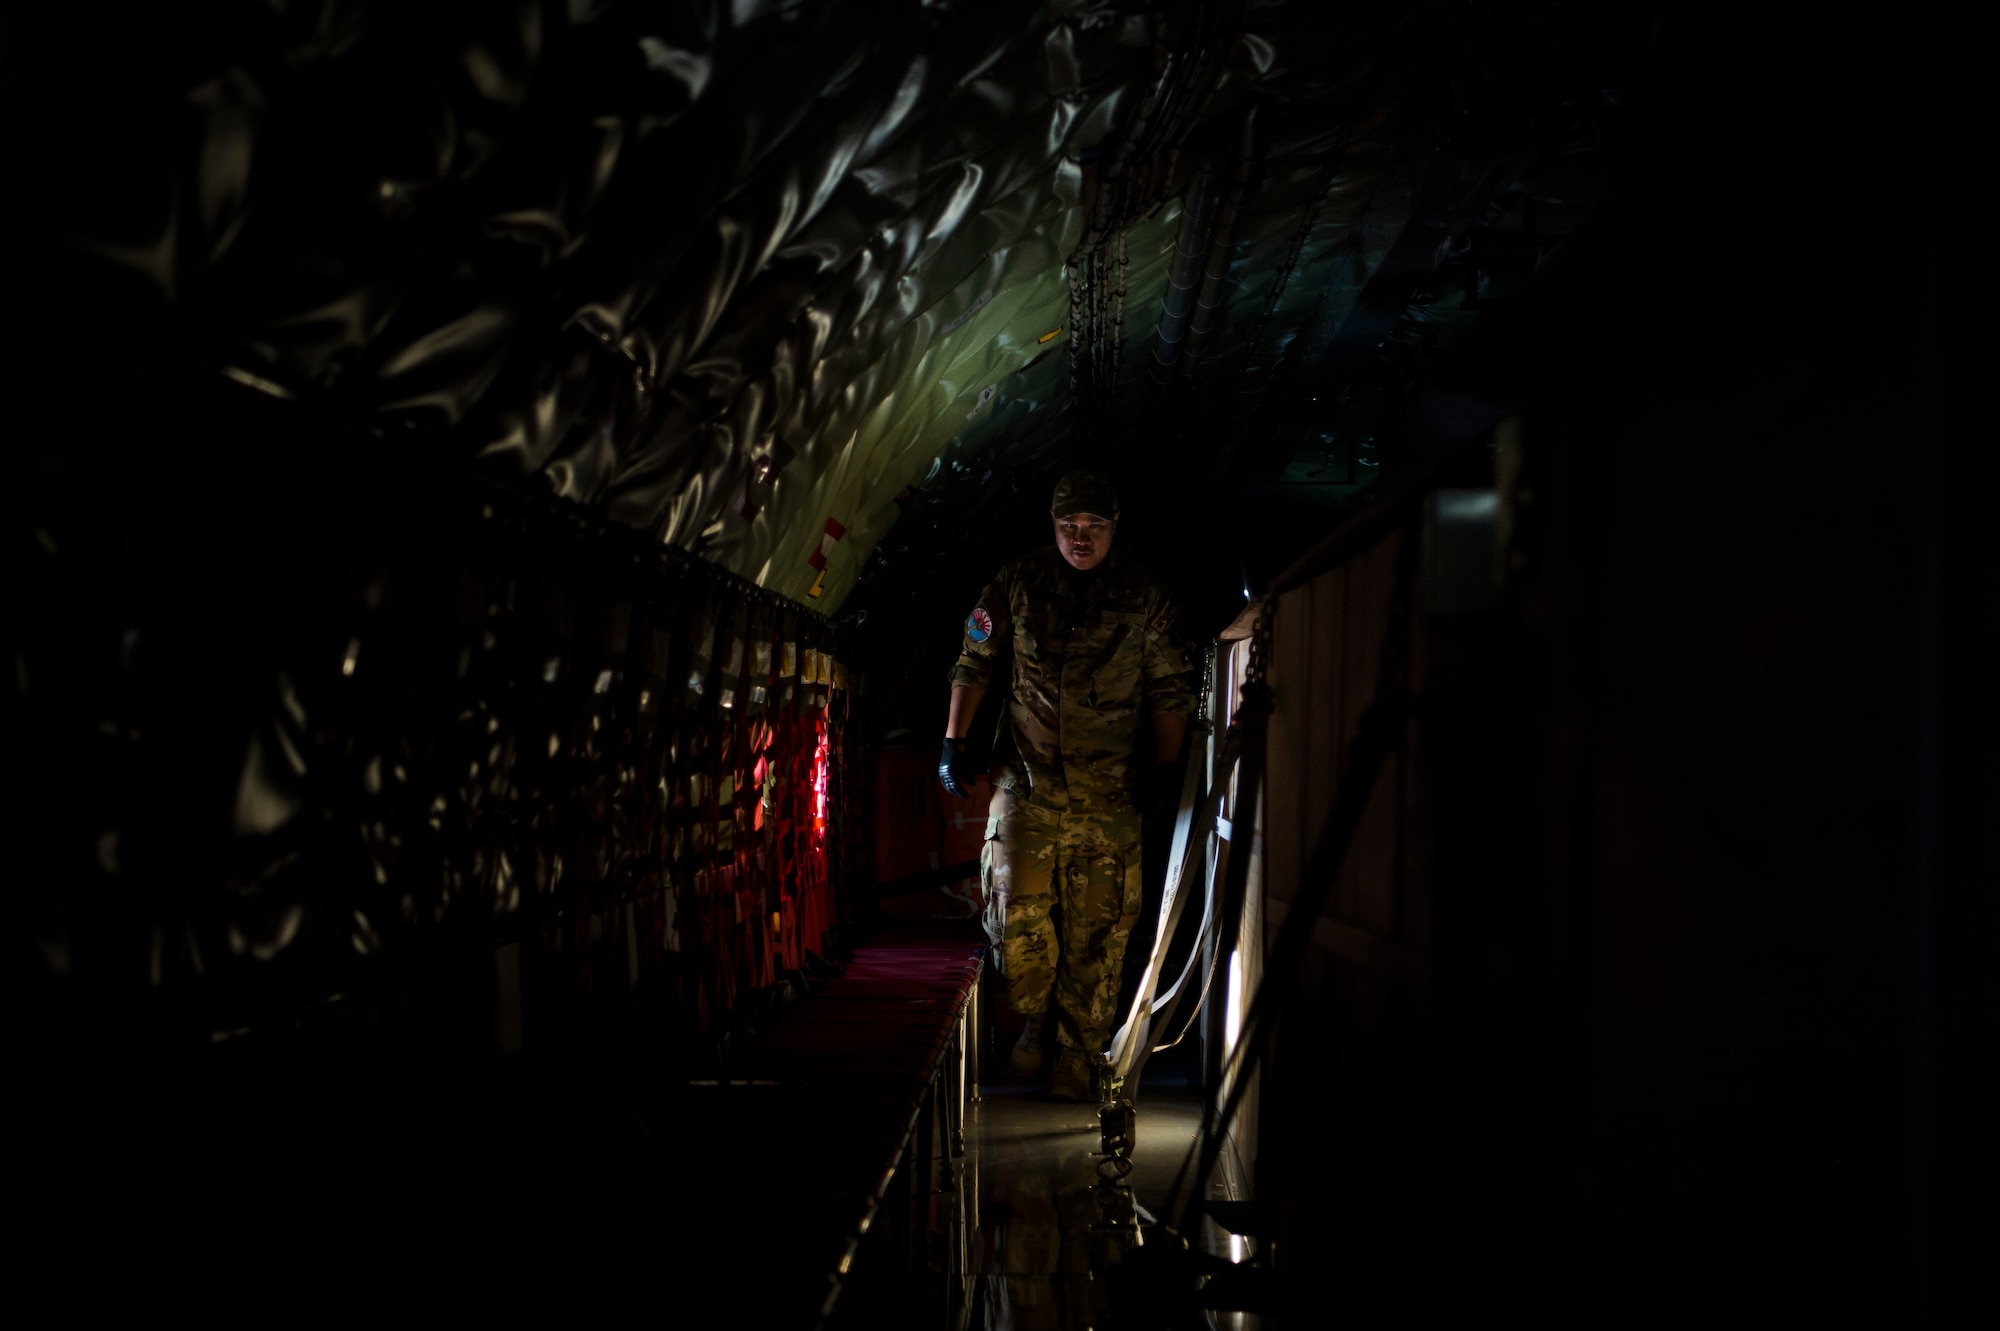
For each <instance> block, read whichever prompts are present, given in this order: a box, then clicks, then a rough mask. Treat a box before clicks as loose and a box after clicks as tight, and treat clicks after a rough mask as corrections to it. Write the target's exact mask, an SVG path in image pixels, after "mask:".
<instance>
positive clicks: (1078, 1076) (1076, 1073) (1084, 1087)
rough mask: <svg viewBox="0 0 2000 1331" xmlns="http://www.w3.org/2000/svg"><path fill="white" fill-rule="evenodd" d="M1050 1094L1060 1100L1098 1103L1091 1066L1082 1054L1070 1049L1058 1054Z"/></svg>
mask: <svg viewBox="0 0 2000 1331" xmlns="http://www.w3.org/2000/svg"><path fill="white" fill-rule="evenodd" d="M1049 1094H1050V1095H1053V1096H1055V1097H1056V1098H1057V1099H1059V1100H1083V1101H1090V1102H1095V1101H1096V1099H1097V1091H1096V1088H1095V1087H1094V1086H1093V1085H1092V1084H1091V1077H1090V1064H1089V1062H1088V1061H1087V1060H1086V1059H1085V1058H1084V1056H1083V1055H1082V1054H1079V1053H1077V1052H1076V1051H1074V1050H1070V1049H1064V1050H1062V1051H1060V1052H1058V1053H1057V1054H1056V1066H1055V1071H1054V1073H1052V1074H1051V1075H1050V1077H1049Z"/></svg>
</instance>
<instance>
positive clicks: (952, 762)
mask: <svg viewBox="0 0 2000 1331" xmlns="http://www.w3.org/2000/svg"><path fill="white" fill-rule="evenodd" d="M968 747H969V746H968V745H967V744H966V742H965V741H964V740H962V739H952V738H951V737H949V736H946V738H945V741H944V756H943V757H942V758H940V759H938V780H940V781H942V782H943V783H944V788H945V789H946V790H948V791H950V792H951V793H952V794H954V795H956V796H958V797H959V798H960V799H962V800H963V799H971V798H972V776H971V774H970V773H968V772H967V771H966V770H965V751H966V749H967V748H968Z"/></svg>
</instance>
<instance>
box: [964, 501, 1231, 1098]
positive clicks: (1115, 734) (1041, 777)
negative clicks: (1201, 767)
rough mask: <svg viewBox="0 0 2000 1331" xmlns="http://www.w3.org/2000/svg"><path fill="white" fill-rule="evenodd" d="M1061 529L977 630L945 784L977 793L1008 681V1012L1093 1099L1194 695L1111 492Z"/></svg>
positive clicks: (987, 608) (991, 912) (1024, 1050)
mask: <svg viewBox="0 0 2000 1331" xmlns="http://www.w3.org/2000/svg"><path fill="white" fill-rule="evenodd" d="M1050 515H1051V517H1052V518H1053V519H1054V521H1055V535H1056V543H1055V545H1054V546H1052V547H1045V548H1043V549H1041V550H1037V551H1035V552H1033V553H1032V554H1027V555H1023V556H1021V557H1020V558H1019V559H1016V560H1014V561H1013V562H1012V563H1010V564H1008V565H1007V566H1006V567H1005V568H1003V569H1001V570H1000V574H999V576H998V577H996V578H995V579H994V580H993V582H992V583H991V584H990V585H989V586H988V587H987V588H986V590H985V591H984V592H983V593H981V595H980V598H979V603H978V604H977V605H975V606H974V607H973V610H972V613H971V614H970V615H969V616H968V617H967V618H966V621H965V637H964V645H963V649H962V650H961V651H960V653H959V658H958V663H957V665H955V666H954V667H953V668H952V672H951V685H952V688H951V712H950V716H949V718H948V720H947V722H946V727H945V741H944V757H943V760H942V762H940V764H939V769H938V774H939V777H940V778H941V779H942V781H943V782H944V786H945V789H946V790H948V791H950V792H951V793H952V794H954V795H958V796H961V797H963V796H964V795H965V794H966V785H967V773H966V771H965V765H964V763H965V757H964V755H965V751H966V743H965V733H966V729H967V727H968V726H970V724H971V722H972V718H973V714H974V713H975V712H977V711H978V709H979V703H980V701H981V699H983V698H984V697H985V695H986V690H987V688H988V687H989V685H990V684H991V682H992V680H993V676H994V672H995V670H996V668H997V669H1000V670H1002V671H1003V672H1004V673H1003V675H1002V679H1003V681H1004V682H1005V684H1006V687H1007V690H1008V692H1007V705H1006V707H1005V709H1004V710H1003V712H1002V714H1001V719H1000V726H999V733H998V736H997V737H996V740H995V743H994V753H993V761H994V781H993V787H994V789H993V803H992V806H991V810H990V813H989V816H988V818H987V823H986V846H985V850H984V853H983V854H982V855H981V857H980V861H981V862H980V869H981V877H982V879H983V880H984V885H985V890H986V931H987V934H988V935H989V936H990V937H991V938H992V939H993V942H994V944H995V945H996V946H997V947H998V949H999V959H1000V975H1001V980H1002V984H1003V986H1004V992H1005V994H1006V998H1007V1003H1008V1005H1009V1006H1010V1007H1012V1008H1013V1009H1014V1011H1016V1012H1018V1013H1020V1014H1022V1015H1023V1016H1025V1017H1026V1018H1027V1019H1028V1024H1027V1027H1026V1028H1025V1029H1024V1030H1023V1031H1022V1034H1021V1041H1020V1043H1019V1044H1017V1045H1016V1046H1015V1049H1014V1055H1013V1058H1012V1060H1011V1062H1012V1067H1013V1071H1014V1073H1015V1074H1016V1075H1017V1076H1019V1077H1021V1078H1022V1079H1023V1080H1033V1079H1035V1078H1037V1077H1038V1076H1039V1075H1040V1073H1041V1070H1042V1066H1043V1063H1044V1041H1045V1040H1046V1039H1047V1038H1048V1036H1049V1032H1048V1030H1047V1027H1048V1025H1049V1023H1050V1019H1051V1018H1053V1025H1054V1032H1053V1035H1054V1043H1055V1064H1054V1067H1053V1069H1052V1071H1051V1075H1050V1082H1049V1084H1050V1089H1051V1090H1053V1091H1054V1092H1055V1093H1056V1094H1058V1095H1066V1096H1069V1097H1071V1098H1073V1099H1085V1098H1088V1097H1089V1095H1090V1090H1091V1082H1090V1056H1091V1055H1092V1054H1095V1053H1098V1052H1099V1051H1101V1050H1102V1049H1103V1047H1104V1045H1105V1043H1106V1041H1107V1040H1108V1039H1109V1037H1110V1033H1111V1025H1112V1022H1113V1020H1114V1018H1115V1016H1116V1013H1115V1011H1114V1009H1115V1007H1116V1005H1117V1002H1118V983H1119V977H1120V971H1121V968H1122V963H1123V960H1124V956H1125V940H1126V937H1127V935H1129V934H1130V933H1131V931H1132V926H1133V925H1134V924H1135V923H1136V922H1137V921H1138V917H1139V904H1140V865H1139V836H1140V816H1139V808H1138V802H1139V800H1140V798H1141V797H1142V796H1144V795H1146V794H1150V793H1153V792H1155V791H1158V790H1160V789H1163V788H1166V787H1167V786H1169V785H1170V783H1171V781H1172V774H1173V772H1174V771H1175V770H1176V768H1177V765H1178V762H1179V758H1180V747H1181V737H1182V735H1183V733H1184V731H1185V729H1186V725H1187V717H1188V714H1189V713H1190V712H1192V711H1193V710H1194V697H1193V694H1192V693H1191V691H1190V690H1189V687H1188V679H1187V660H1186V657H1185V655H1184V654H1183V653H1182V651H1181V648H1180V645H1179V643H1178V641H1177V640H1176V639H1175V637H1174V636H1173V629H1174V619H1175V610H1174V604H1173V602H1172V601H1171V600H1169V599H1168V597H1167V595H1166V594H1165V593H1164V592H1162V591H1161V590H1160V588H1159V587H1158V586H1157V585H1156V584H1155V583H1154V582H1153V580H1152V579H1151V578H1150V577H1149V576H1148V575H1147V574H1146V572H1145V570H1144V569H1143V568H1141V567H1139V566H1138V565H1137V564H1135V563H1133V562H1132V561H1130V560H1127V559H1119V558H1116V557H1114V556H1113V555H1112V553H1111V540H1112V537H1113V535H1115V534H1116V532H1117V529H1118V500H1117V496H1116V494H1115V492H1114V491H1113V490H1112V487H1111V483H1110V481H1109V480H1108V479H1107V478H1105V477H1104V476H1102V475H1100V474H1099V473H1097V472H1093V471H1074V472H1071V473H1070V474H1069V475H1067V476H1065V477H1063V479H1062V481H1061V482H1060V483H1059V484H1058V485H1057V486H1056V492H1055V501H1054V503H1053V504H1052V505H1051V507H1050Z"/></svg>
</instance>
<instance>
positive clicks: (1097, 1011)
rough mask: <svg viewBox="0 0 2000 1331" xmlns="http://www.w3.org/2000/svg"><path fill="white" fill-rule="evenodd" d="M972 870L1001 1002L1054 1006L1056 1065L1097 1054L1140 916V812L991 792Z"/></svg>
mask: <svg viewBox="0 0 2000 1331" xmlns="http://www.w3.org/2000/svg"><path fill="white" fill-rule="evenodd" d="M979 871H980V878H981V881H982V883H983V885H984V887H985V893H986V935H987V937H988V938H990V939H992V940H993V943H994V946H995V947H996V948H997V949H998V951H999V958H1000V981H1001V992H1002V994H1003V995H1004V996H1005V998H1006V1001H1007V1005H1008V1006H1009V1007H1011V1008H1012V1009H1013V1010H1014V1011H1016V1012H1019V1013H1021V1014H1022V1015H1023V1016H1026V1017H1030V1018H1034V1017H1039V1016H1042V1015H1043V1014H1044V1013H1047V1012H1049V1011H1050V1010H1051V1008H1052V1007H1053V1010H1054V1012H1055V1038H1056V1057H1057V1059H1058V1060H1070V1059H1076V1058H1079V1057H1087V1056H1089V1055H1091V1054H1096V1053H1099V1052H1101V1051H1102V1050H1103V1049H1104V1046H1105V1044H1106V1043H1107V1042H1108V1041H1109V1040H1110V1038H1111V1029H1112V1024H1113V1023H1114V1021H1115V1020H1116V1018H1117V1005H1118V981H1119V977H1120V973H1121V971H1122V969H1123V966H1124V961H1125V940H1126V938H1127V937H1129V936H1130V935H1131V932H1132V926H1133V925H1134V924H1136V923H1138V920H1139V903H1140V899H1141V888H1140V874H1139V811H1138V810H1137V809H1131V810H1127V811H1124V812H1120V813H1115V814H1112V815H1109V816H1108V817H1107V816H1102V815H1100V816H1095V817H1080V816H1077V815H1073V814H1066V813H1062V812H1060V811H1058V810H1055V809H1044V808H1041V807H1039V806H1036V805H1033V804H1029V803H1027V802H1026V801H1025V800H1022V799H1020V798H1018V797H1017V796H1016V795H1015V794H1014V792H1012V791H1010V790H996V791H994V792H993V804H992V806H991V812H990V813H989V815H988V817H987V820H986V845H985V848H984V849H983V851H982V852H981V854H980V858H979Z"/></svg>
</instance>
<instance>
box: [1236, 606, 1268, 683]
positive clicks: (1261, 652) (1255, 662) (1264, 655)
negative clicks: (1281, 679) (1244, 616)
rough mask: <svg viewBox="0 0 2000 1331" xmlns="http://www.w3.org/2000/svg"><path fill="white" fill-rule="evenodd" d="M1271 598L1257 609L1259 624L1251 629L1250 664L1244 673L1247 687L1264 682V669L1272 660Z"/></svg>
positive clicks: (1244, 681)
mask: <svg viewBox="0 0 2000 1331" xmlns="http://www.w3.org/2000/svg"><path fill="white" fill-rule="evenodd" d="M1272 604H1273V603H1272V601H1271V599H1270V598H1269V597H1266V598H1265V599H1264V602H1263V603H1262V604H1261V605H1259V606H1258V607H1257V622H1256V623H1255V624H1253V625H1252V626H1251V628H1250V664H1249V666H1248V667H1247V668H1246V669H1245V670H1244V672H1243V683H1244V685H1245V687H1248V686H1249V685H1251V684H1262V683H1263V682H1264V668H1265V666H1266V665H1267V664H1268V663H1269V662H1270V659H1271V609H1272Z"/></svg>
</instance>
